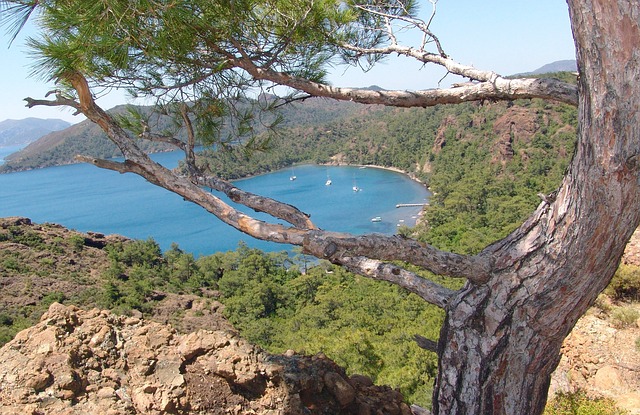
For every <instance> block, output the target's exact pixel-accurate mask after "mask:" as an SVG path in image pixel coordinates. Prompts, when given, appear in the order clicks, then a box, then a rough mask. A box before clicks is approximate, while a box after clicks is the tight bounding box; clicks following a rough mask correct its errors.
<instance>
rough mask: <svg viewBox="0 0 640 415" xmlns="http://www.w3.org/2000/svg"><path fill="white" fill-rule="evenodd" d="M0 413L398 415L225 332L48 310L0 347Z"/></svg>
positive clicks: (333, 369)
mask: <svg viewBox="0 0 640 415" xmlns="http://www.w3.org/2000/svg"><path fill="white" fill-rule="evenodd" d="M0 407H1V409H0V414H33V415H35V414H65V415H70V414H107V415H118V414H154V415H155V414H158V415H159V414H273V415H276V414H398V415H409V414H411V409H410V408H409V406H407V405H406V404H405V403H403V402H402V396H401V395H400V394H399V393H398V392H396V391H394V390H392V389H391V388H388V387H383V386H374V385H373V384H372V382H371V380H370V379H368V378H366V377H363V376H351V377H348V376H346V375H345V373H344V371H343V370H342V369H341V368H340V367H338V366H337V365H336V364H335V363H333V362H332V361H331V360H329V359H327V358H326V357H325V356H323V355H317V356H313V357H309V356H300V355H296V354H295V353H293V352H290V353H286V354H284V355H279V356H274V355H270V354H268V353H265V352H263V351H262V350H260V349H259V348H257V347H255V346H252V345H250V344H248V343H247V342H245V341H244V340H242V339H241V338H240V337H238V335H237V334H235V333H233V332H230V331H225V330H216V331H209V330H198V331H195V332H192V333H189V334H184V335H181V334H178V333H177V332H176V331H175V330H173V329H172V328H171V327H170V326H168V325H162V324H159V323H155V322H151V321H145V320H143V319H140V318H137V317H125V316H116V315H114V314H111V313H110V312H107V311H100V310H97V309H94V310H90V311H83V310H80V309H78V308H76V307H74V306H69V307H67V306H63V305H61V304H58V303H54V304H52V305H51V306H50V308H49V310H48V311H47V312H46V313H45V314H44V315H43V316H42V318H41V320H40V322H39V323H38V324H36V325H35V326H34V327H32V328H30V329H27V330H24V331H22V332H20V333H19V334H18V335H17V336H16V337H15V338H14V339H13V340H12V341H10V342H9V343H7V344H6V345H5V346H4V347H3V348H2V349H1V350H0Z"/></svg>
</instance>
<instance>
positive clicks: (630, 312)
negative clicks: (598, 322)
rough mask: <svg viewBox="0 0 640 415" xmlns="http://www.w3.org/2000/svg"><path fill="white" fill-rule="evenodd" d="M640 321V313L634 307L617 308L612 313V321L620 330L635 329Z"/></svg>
mask: <svg viewBox="0 0 640 415" xmlns="http://www.w3.org/2000/svg"><path fill="white" fill-rule="evenodd" d="M638 319H640V311H638V310H636V309H635V308H633V307H632V306H623V307H615V308H614V309H613V310H612V311H611V320H612V322H613V324H614V325H615V326H616V327H618V328H626V327H633V326H635V325H636V322H637V321H638Z"/></svg>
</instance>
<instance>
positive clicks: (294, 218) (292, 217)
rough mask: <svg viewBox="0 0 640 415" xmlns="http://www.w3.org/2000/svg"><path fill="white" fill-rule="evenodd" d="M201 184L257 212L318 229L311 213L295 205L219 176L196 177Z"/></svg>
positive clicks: (300, 226) (301, 227)
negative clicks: (251, 190) (251, 191)
mask: <svg viewBox="0 0 640 415" xmlns="http://www.w3.org/2000/svg"><path fill="white" fill-rule="evenodd" d="M195 179H196V180H197V182H198V184H200V185H201V186H207V187H209V188H211V189H215V190H218V191H220V192H222V193H224V194H226V195H227V196H228V197H229V198H230V199H231V200H233V201H234V202H236V203H240V204H242V205H244V206H247V207H250V208H251V209H253V210H255V211H257V212H264V213H268V214H269V215H271V216H273V217H275V218H278V219H282V220H286V221H287V222H289V223H290V224H292V225H293V226H295V227H297V228H300V229H317V228H316V226H315V225H314V224H313V222H311V220H310V219H309V215H308V214H306V213H304V212H301V211H300V210H299V209H298V208H296V207H295V206H292V205H289V204H286V203H282V202H278V201H277V200H274V199H271V198H268V197H264V196H260V195H256V194H253V193H249V192H245V191H244V190H242V189H238V188H237V187H235V186H234V185H233V184H231V183H229V182H227V181H226V180H222V179H220V178H218V177H196V178H195Z"/></svg>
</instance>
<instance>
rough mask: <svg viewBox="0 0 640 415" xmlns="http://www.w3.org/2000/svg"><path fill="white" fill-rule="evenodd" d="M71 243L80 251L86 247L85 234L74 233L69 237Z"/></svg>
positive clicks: (75, 249)
mask: <svg viewBox="0 0 640 415" xmlns="http://www.w3.org/2000/svg"><path fill="white" fill-rule="evenodd" d="M69 243H70V244H71V247H72V248H73V250H74V251H76V252H80V251H82V250H83V249H84V236H81V235H73V236H71V237H70V238H69Z"/></svg>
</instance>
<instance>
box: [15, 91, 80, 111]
mask: <svg viewBox="0 0 640 415" xmlns="http://www.w3.org/2000/svg"><path fill="white" fill-rule="evenodd" d="M51 94H56V99H53V100H46V99H33V98H30V97H27V98H25V99H24V100H23V101H26V102H27V105H25V107H27V108H33V107H35V106H39V105H41V106H47V107H71V108H75V109H76V112H74V114H73V115H78V114H79V113H80V112H81V111H80V104H79V103H78V102H77V101H75V100H73V99H71V98H67V97H65V96H63V95H62V91H60V90H57V89H56V90H53V91H49V92H47V94H46V95H45V96H46V97H48V96H49V95H51Z"/></svg>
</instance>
